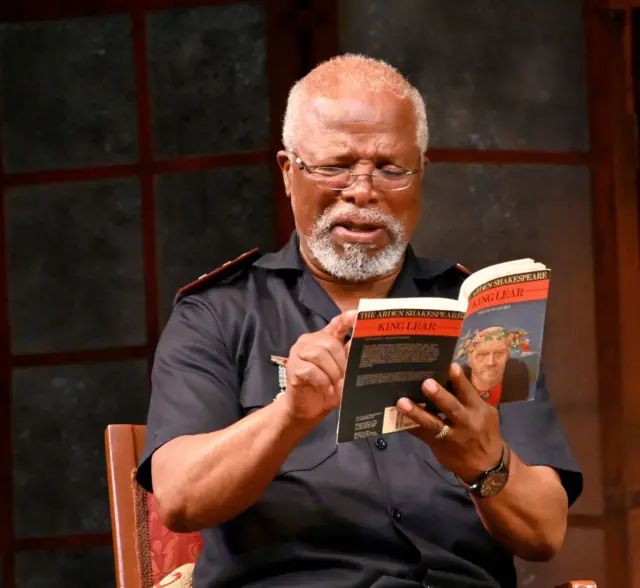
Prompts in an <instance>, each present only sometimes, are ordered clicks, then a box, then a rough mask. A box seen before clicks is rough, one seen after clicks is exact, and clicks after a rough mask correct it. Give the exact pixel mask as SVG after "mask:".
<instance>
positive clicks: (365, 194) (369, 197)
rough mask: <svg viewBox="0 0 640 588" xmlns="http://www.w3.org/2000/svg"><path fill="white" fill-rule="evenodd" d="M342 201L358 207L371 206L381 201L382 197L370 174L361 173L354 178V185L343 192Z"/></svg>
mask: <svg viewBox="0 0 640 588" xmlns="http://www.w3.org/2000/svg"><path fill="white" fill-rule="evenodd" d="M341 196H342V199H343V200H344V201H345V202H349V203H350V204H355V205H356V206H369V205H371V204H376V203H377V202H378V201H379V200H380V195H379V194H378V192H377V190H376V189H375V188H374V187H373V178H372V177H371V175H370V174H367V173H361V174H357V175H356V176H355V177H354V178H353V184H352V185H351V186H349V187H348V188H346V189H345V190H342V194H341Z"/></svg>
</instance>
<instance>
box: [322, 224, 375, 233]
mask: <svg viewBox="0 0 640 588" xmlns="http://www.w3.org/2000/svg"><path fill="white" fill-rule="evenodd" d="M335 227H340V228H342V229H346V230H347V231H350V232H352V233H373V232H375V231H378V230H379V229H381V228H382V227H381V226H380V225H376V224H372V223H357V222H352V221H340V222H337V223H336V224H335V225H334V228H335Z"/></svg>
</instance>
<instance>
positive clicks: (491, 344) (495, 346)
mask: <svg viewBox="0 0 640 588" xmlns="http://www.w3.org/2000/svg"><path fill="white" fill-rule="evenodd" d="M508 345H509V344H508V343H507V341H506V339H500V340H498V341H483V342H482V343H478V344H476V346H475V348H474V352H475V353H481V352H489V351H502V350H504V349H507V347H508Z"/></svg>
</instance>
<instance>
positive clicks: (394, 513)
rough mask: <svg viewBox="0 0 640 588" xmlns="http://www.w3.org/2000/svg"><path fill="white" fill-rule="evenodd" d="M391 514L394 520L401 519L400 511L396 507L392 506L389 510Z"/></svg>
mask: <svg viewBox="0 0 640 588" xmlns="http://www.w3.org/2000/svg"><path fill="white" fill-rule="evenodd" d="M391 516H393V520H394V521H399V520H401V519H402V513H401V512H400V511H399V510H398V509H397V508H394V509H393V511H391Z"/></svg>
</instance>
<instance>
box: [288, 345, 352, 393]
mask: <svg viewBox="0 0 640 588" xmlns="http://www.w3.org/2000/svg"><path fill="white" fill-rule="evenodd" d="M340 353H341V354H342V355H344V352H343V351H342V349H340ZM298 357H299V358H300V359H301V360H303V361H305V362H307V363H310V364H313V365H315V366H316V367H318V369H320V370H322V371H323V372H324V373H325V374H326V375H327V377H328V378H329V381H330V382H331V384H333V385H337V384H338V382H339V381H340V380H341V379H342V377H343V376H344V357H342V358H341V361H340V362H338V361H336V358H335V357H334V356H333V354H332V353H331V352H330V351H329V350H328V349H326V348H324V347H321V346H316V347H308V348H304V347H303V348H302V349H300V351H298Z"/></svg>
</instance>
